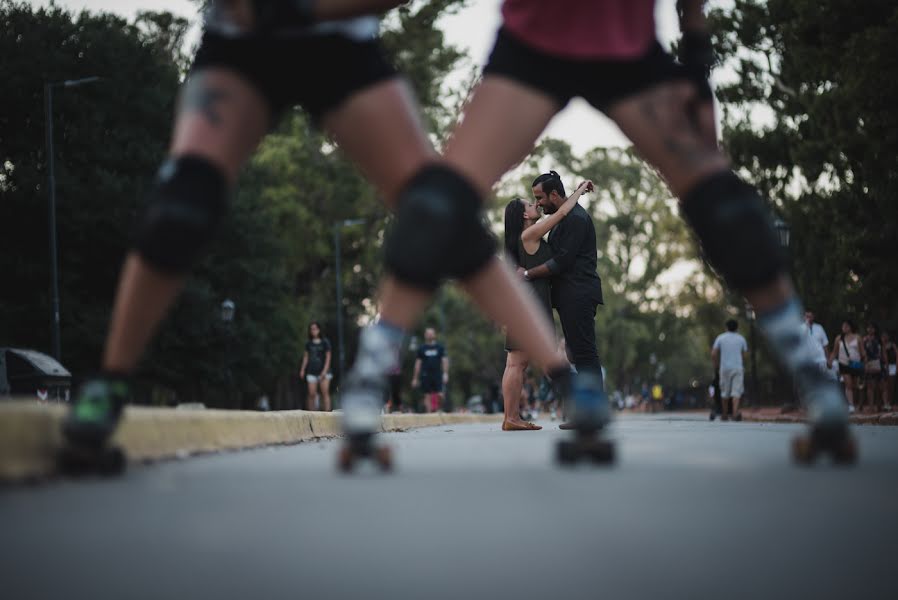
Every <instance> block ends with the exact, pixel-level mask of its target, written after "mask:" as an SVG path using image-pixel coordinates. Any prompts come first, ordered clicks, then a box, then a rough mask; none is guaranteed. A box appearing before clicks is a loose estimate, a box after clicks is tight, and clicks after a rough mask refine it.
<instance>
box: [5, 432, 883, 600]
mask: <svg viewBox="0 0 898 600" xmlns="http://www.w3.org/2000/svg"><path fill="white" fill-rule="evenodd" d="M543 424H544V425H546V426H547V428H546V429H544V430H543V431H541V432H502V431H499V430H498V425H462V426H445V427H435V428H430V429H421V430H415V431H410V432H405V433H396V434H389V435H385V436H383V437H384V439H385V440H387V441H389V443H390V444H392V445H393V446H394V450H395V452H396V455H397V465H396V466H397V470H396V472H395V473H394V474H392V475H387V476H384V475H381V474H379V473H378V472H377V471H376V470H375V469H374V468H370V469H365V470H363V471H362V472H360V473H358V474H356V475H354V476H349V477H347V476H341V475H339V474H338V473H337V472H336V469H335V453H336V450H337V447H338V443H339V442H338V441H336V440H330V441H322V442H312V443H304V444H299V445H296V446H289V447H276V448H265V449H259V450H252V451H246V452H238V453H229V454H222V455H216V456H204V457H196V458H191V459H188V460H183V461H172V462H166V463H161V464H155V465H147V466H136V467H134V468H132V469H131V470H130V471H129V472H128V473H127V474H126V475H125V476H124V477H122V478H120V479H115V480H101V479H95V480H89V481H72V480H57V481H52V482H49V483H44V484H40V485H32V486H28V487H23V486H17V487H10V488H5V489H2V490H0V597H2V598H8V599H10V600H13V599H15V600H18V599H27V598H90V599H101V598H116V599H124V598H153V599H158V598H191V599H198V598H260V599H262V598H265V599H267V598H291V599H297V598H376V599H379V598H490V599H492V600H496V599H502V598H563V599H579V598H584V599H585V598H589V599H595V598H614V599H617V598H691V599H695V598H727V599H728V598H849V597H850V598H895V597H898V596H896V594H898V592H896V591H895V590H896V588H898V428H892V427H875V426H868V427H857V428H855V432H856V435H857V436H858V438H859V440H860V445H861V462H860V464H858V465H857V466H856V467H853V468H839V467H835V466H832V465H830V464H821V465H818V466H816V467H814V468H811V469H808V468H802V467H797V466H794V465H793V464H791V462H790V460H789V457H788V443H789V438H790V437H791V436H792V435H793V434H794V433H796V432H798V431H801V429H802V428H801V427H800V426H796V425H775V424H760V423H738V424H737V423H720V422H715V423H709V422H708V421H707V420H706V419H705V418H704V417H702V416H699V415H684V416H672V417H663V416H662V417H659V416H645V417H637V416H630V417H624V418H620V419H618V420H617V421H616V423H615V424H614V426H613V428H612V430H611V437H613V438H614V439H616V440H617V444H618V445H617V449H618V454H619V460H618V462H617V464H616V465H615V466H614V467H612V468H598V469H597V468H593V467H586V466H583V467H579V468H576V469H562V468H559V467H557V466H556V465H555V463H554V462H553V459H552V457H553V454H554V452H553V450H554V443H555V442H556V441H557V440H558V439H560V438H561V436H562V435H563V432H561V431H558V430H557V429H556V428H555V426H554V425H553V424H551V423H549V422H544V423H543Z"/></svg>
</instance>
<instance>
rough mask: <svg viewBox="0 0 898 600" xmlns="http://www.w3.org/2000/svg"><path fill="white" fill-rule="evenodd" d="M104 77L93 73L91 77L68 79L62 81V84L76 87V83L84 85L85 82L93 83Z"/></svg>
mask: <svg viewBox="0 0 898 600" xmlns="http://www.w3.org/2000/svg"><path fill="white" fill-rule="evenodd" d="M101 79H103V78H102V77H100V76H99V75H93V76H91V77H82V78H81V79H66V80H65V81H63V82H62V85H63V86H65V87H75V86H76V85H84V84H85V83H93V82H95V81H100V80H101Z"/></svg>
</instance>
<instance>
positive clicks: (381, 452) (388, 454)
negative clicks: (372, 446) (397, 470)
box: [374, 446, 393, 473]
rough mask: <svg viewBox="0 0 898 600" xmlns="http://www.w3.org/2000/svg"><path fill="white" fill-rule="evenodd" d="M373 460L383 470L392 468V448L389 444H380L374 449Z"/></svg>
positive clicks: (387, 470) (386, 470)
mask: <svg viewBox="0 0 898 600" xmlns="http://www.w3.org/2000/svg"><path fill="white" fill-rule="evenodd" d="M374 460H375V461H377V465H378V466H379V467H380V470H381V471H383V472H385V473H386V472H389V471H392V470H393V450H392V449H391V448H390V447H389V446H381V447H379V448H377V450H375V451H374Z"/></svg>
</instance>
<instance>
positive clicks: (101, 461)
mask: <svg viewBox="0 0 898 600" xmlns="http://www.w3.org/2000/svg"><path fill="white" fill-rule="evenodd" d="M126 464H127V461H126V460H125V453H124V452H122V450H121V448H104V449H103V450H102V451H101V452H100V455H99V456H98V457H97V470H98V472H99V473H100V475H105V476H107V477H111V476H114V475H121V474H122V473H124V471H125V465H126Z"/></svg>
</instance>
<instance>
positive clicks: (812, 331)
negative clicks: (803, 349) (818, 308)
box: [804, 310, 829, 371]
mask: <svg viewBox="0 0 898 600" xmlns="http://www.w3.org/2000/svg"><path fill="white" fill-rule="evenodd" d="M804 323H805V329H806V331H807V334H808V336H810V338H811V340H812V341H813V342H814V351H815V354H814V358H815V360H816V362H817V365H818V366H819V367H820V370H822V371H826V370H827V369H829V364H828V363H829V361H828V360H827V351H826V349H827V348H828V347H829V338H828V337H826V331H825V330H824V329H823V325H821V324H820V323H817V321H816V317H815V315H814V311H812V310H805V311H804Z"/></svg>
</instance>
